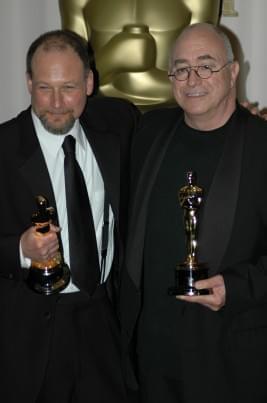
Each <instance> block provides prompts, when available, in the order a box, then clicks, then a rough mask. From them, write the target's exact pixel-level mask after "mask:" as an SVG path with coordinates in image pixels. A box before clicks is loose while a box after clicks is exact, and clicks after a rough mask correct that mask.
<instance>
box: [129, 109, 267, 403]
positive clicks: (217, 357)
mask: <svg viewBox="0 0 267 403" xmlns="http://www.w3.org/2000/svg"><path fill="white" fill-rule="evenodd" d="M182 119H183V114H182V112H181V110H179V109H178V108H175V109H165V110H159V111H156V112H151V113H148V114H146V115H145V116H144V118H143V121H142V125H141V129H140V131H139V133H138V135H137V136H136V142H135V147H134V151H133V180H132V201H131V209H130V223H129V236H128V246H127V253H126V269H125V272H124V276H123V282H122V293H121V315H122V319H121V320H122V328H123V340H124V349H125V357H126V356H127V354H128V353H129V349H130V347H129V346H131V343H132V341H133V340H134V338H135V334H136V329H138V327H137V324H138V319H139V317H140V313H141V314H142V308H143V300H144V298H145V297H146V290H145V289H143V251H144V243H145V236H146V219H147V212H148V206H149V198H150V194H151V190H152V188H153V184H154V182H155V179H156V177H157V173H158V171H159V169H160V166H161V163H162V161H163V158H164V155H165V152H166V150H167V147H168V144H169V142H170V140H171V138H172V136H173V135H174V133H177V128H179V124H180V122H181V120H182ZM266 150H267V124H266V122H265V121H263V120H260V119H259V118H257V117H254V116H252V115H251V114H250V113H249V112H247V111H246V110H244V109H242V108H241V107H238V111H237V118H236V120H235V123H234V124H233V126H232V127H231V134H230V135H229V136H228V137H227V140H226V142H225V145H224V150H223V153H222V156H221V159H220V161H219V164H218V167H217V169H216V172H215V175H214V178H213V182H212V184H211V187H210V190H209V194H208V197H207V199H206V201H205V203H204V211H203V216H204V217H203V219H202V222H201V228H200V234H199V260H200V261H204V262H207V263H208V265H209V268H210V275H213V274H216V273H222V274H223V276H224V279H225V284H226V305H225V307H224V308H223V309H222V310H221V311H219V312H212V311H209V310H208V309H207V308H205V307H202V306H198V305H192V304H185V303H180V302H178V301H177V308H174V310H171V309H170V312H169V313H168V312H166V313H165V314H166V316H167V317H168V316H169V318H168V319H167V321H168V323H169V326H170V334H171V335H172V337H173V338H174V339H175V342H174V344H175V349H174V351H173V354H171V355H170V357H171V358H170V360H169V361H167V363H166V360H165V359H162V360H161V364H159V365H158V367H157V364H156V359H155V360H154V357H158V356H160V355H162V356H163V357H164V356H166V351H167V350H168V346H167V345H168V342H170V340H165V341H164V343H163V345H162V346H154V345H153V340H150V342H148V341H147V340H144V341H143V343H142V340H141V342H140V343H139V351H138V357H139V358H138V361H139V362H138V365H139V370H140V371H141V372H142V374H141V375H140V378H141V382H142V383H141V387H142V389H143V393H144V394H147V395H146V396H147V400H146V401H147V402H150V401H153V402H161V401H163V400H161V399H163V396H164V401H165V402H168V403H171V402H177V401H181V402H183V403H188V402H190V403H191V402H192V403H193V402H196V401H201V402H202V401H205V402H208V403H211V402H214V401H216V402H232V401H233V402H240V403H241V402H242V403H244V402H252V401H257V402H265V401H266V399H267V392H266V388H265V382H266V381H267V376H266V369H267V343H266V337H267V277H266V273H267V260H266V256H267V211H266V203H267V190H266V186H265V182H266V178H267V160H266ZM150 281H151V282H153V278H151V279H150ZM170 285H171V284H170ZM146 287H149V284H146ZM166 298H171V297H169V296H167V290H166ZM149 303H150V304H151V303H153V301H150V302H149ZM165 319H166V318H165ZM143 320H147V321H148V322H149V320H150V318H149V317H145V319H143ZM160 320H161V318H160V317H159V318H158V321H160ZM159 323H160V322H159ZM165 323H166V321H165ZM148 352H149V353H148ZM148 357H150V358H148ZM128 364H129V363H127V362H125V367H126V368H127V371H128V372H127V373H128V381H129V383H131V384H132V386H133V387H134V378H133V377H132V372H131V371H129V365H128ZM149 396H150V397H149Z"/></svg>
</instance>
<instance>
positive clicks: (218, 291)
mask: <svg viewBox="0 0 267 403" xmlns="http://www.w3.org/2000/svg"><path fill="white" fill-rule="evenodd" d="M195 287H196V288H197V289H198V290H201V289H205V288H207V289H209V290H210V294H209V295H197V296H185V295H179V296H178V295H177V296H176V298H177V299H180V300H182V301H187V302H191V303H197V304H201V305H204V306H206V307H207V308H209V309H211V310H212V311H219V309H221V308H222V307H223V306H224V305H225V294H226V291H225V285H224V279H223V276H221V275H220V274H218V275H216V276H213V277H210V278H208V279H206V280H199V281H196V283H195Z"/></svg>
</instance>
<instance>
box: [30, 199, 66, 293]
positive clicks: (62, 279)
mask: <svg viewBox="0 0 267 403" xmlns="http://www.w3.org/2000/svg"><path fill="white" fill-rule="evenodd" d="M36 204H37V211H36V212H35V213H33V214H32V223H33V225H34V226H35V228H36V236H45V235H46V234H47V233H48V232H49V231H50V224H51V223H52V222H53V217H54V208H53V207H48V200H47V199H46V198H45V197H44V196H36ZM69 281H70V270H69V268H68V266H67V265H66V263H64V261H63V259H62V256H61V253H60V251H59V250H58V252H57V253H56V255H55V256H54V257H53V258H52V259H49V260H42V261H34V260H32V262H31V267H30V268H29V274H28V277H27V280H26V282H27V284H28V286H29V287H30V288H31V289H32V290H34V291H35V292H37V293H39V294H44V295H51V294H55V293H58V292H59V291H61V290H63V289H64V288H66V287H67V285H68V283H69Z"/></svg>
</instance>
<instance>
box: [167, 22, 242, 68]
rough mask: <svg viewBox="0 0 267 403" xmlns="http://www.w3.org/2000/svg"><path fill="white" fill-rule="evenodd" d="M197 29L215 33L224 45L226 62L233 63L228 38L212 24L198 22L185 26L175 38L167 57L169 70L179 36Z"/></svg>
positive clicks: (232, 53)
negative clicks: (203, 28) (205, 29)
mask: <svg viewBox="0 0 267 403" xmlns="http://www.w3.org/2000/svg"><path fill="white" fill-rule="evenodd" d="M198 27H206V28H207V29H210V30H211V31H213V32H215V33H216V34H217V35H219V36H220V37H221V39H222V40H223V43H224V48H225V51H226V57H227V61H228V62H233V61H234V52H233V48H232V45H231V42H230V39H229V38H228V36H227V35H226V34H225V33H224V32H223V30H222V29H221V28H220V27H219V26H217V25H214V24H210V23H207V22H198V23H195V24H191V25H188V26H186V27H185V28H184V29H183V30H182V32H181V33H180V34H179V36H178V37H177V38H176V40H175V42H174V45H173V46H172V48H171V52H170V57H169V70H170V71H171V70H172V68H173V53H174V49H175V47H176V43H177V41H178V40H179V38H180V36H181V35H182V34H184V33H186V32H188V31H192V30H193V29H195V28H198Z"/></svg>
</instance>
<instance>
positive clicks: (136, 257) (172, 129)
mask: <svg viewBox="0 0 267 403" xmlns="http://www.w3.org/2000/svg"><path fill="white" fill-rule="evenodd" d="M182 119H183V115H182V114H181V115H180V116H179V117H178V119H177V115H175V120H172V121H170V122H169V124H168V125H166V126H165V127H164V129H162V130H161V132H159V133H158V135H157V136H156V135H155V140H154V142H153V144H151V148H150V152H149V154H148V155H147V159H146V161H145V163H144V166H143V170H142V172H141V174H140V177H139V181H138V184H137V187H136V193H135V197H134V199H133V201H132V203H131V208H130V211H131V213H132V214H131V217H130V223H129V239H128V245H129V246H128V253H126V265H127V268H128V273H129V276H130V277H131V279H132V281H133V283H134V284H135V286H136V287H137V288H140V284H141V273H142V261H143V248H144V240H145V228H146V217H147V209H148V203H149V199H150V194H151V191H152V189H153V185H154V182H155V180H156V178H157V175H158V171H159V169H160V166H161V163H162V161H163V158H164V156H165V153H166V150H167V148H168V145H169V143H170V141H171V139H172V137H173V135H174V134H175V133H176V131H177V128H178V126H179V125H180V123H181V121H182ZM155 131H156V130H155Z"/></svg>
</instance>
